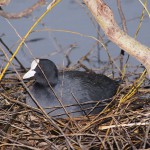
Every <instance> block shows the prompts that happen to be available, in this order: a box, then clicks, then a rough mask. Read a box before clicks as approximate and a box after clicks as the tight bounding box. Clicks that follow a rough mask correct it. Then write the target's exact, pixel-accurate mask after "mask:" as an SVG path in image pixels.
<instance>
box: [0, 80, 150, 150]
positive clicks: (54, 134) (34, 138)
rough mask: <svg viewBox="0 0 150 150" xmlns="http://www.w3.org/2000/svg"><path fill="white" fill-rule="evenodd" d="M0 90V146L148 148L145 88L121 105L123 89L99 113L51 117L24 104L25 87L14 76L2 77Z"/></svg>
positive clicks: (148, 107) (149, 122)
mask: <svg viewBox="0 0 150 150" xmlns="http://www.w3.org/2000/svg"><path fill="white" fill-rule="evenodd" d="M145 82H147V81H145ZM148 82H149V81H148ZM145 84H146V83H145ZM145 84H144V86H145ZM0 90H1V95H0V99H1V101H0V129H1V130H0V143H1V148H2V149H8V150H9V149H12V148H13V149H16V150H18V149H41V150H43V149H45V150H50V149H51V150H53V149H54V150H56V149H62V150H65V149H77V150H79V149H83V150H88V149H89V150H96V149H112V150H113V149H147V148H149V147H150V97H149V93H150V91H149V89H148V88H147V89H144V88H143V89H142V88H141V89H140V90H139V91H138V92H136V94H134V96H132V97H131V98H130V99H128V100H127V101H126V103H124V104H121V105H120V104H119V99H120V98H121V97H122V95H125V94H126V93H127V92H128V90H129V88H126V89H125V88H124V89H123V90H121V93H119V95H116V96H115V97H114V100H113V102H112V103H111V104H109V106H108V107H106V109H104V110H103V111H102V112H100V114H98V115H96V116H91V117H89V118H87V117H80V118H70V119H54V118H50V117H48V116H46V115H44V114H41V113H37V112H35V109H34V110H33V109H32V108H30V107H28V106H27V105H26V104H24V96H23V92H24V88H23V87H22V85H21V84H20V82H19V81H18V80H16V79H10V78H9V79H4V80H3V81H2V82H1V88H0ZM37 111H38V110H37ZM39 112H40V110H39Z"/></svg>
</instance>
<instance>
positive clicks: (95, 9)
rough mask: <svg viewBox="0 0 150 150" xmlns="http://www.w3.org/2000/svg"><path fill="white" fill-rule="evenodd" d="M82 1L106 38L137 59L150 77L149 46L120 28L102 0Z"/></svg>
mask: <svg viewBox="0 0 150 150" xmlns="http://www.w3.org/2000/svg"><path fill="white" fill-rule="evenodd" d="M84 2H85V4H86V5H87V7H88V8H89V10H90V11H91V13H92V14H93V16H94V17H95V19H96V20H97V22H98V24H99V25H100V26H101V28H102V29H103V31H104V32H105V34H106V35H107V36H108V38H109V39H110V40H111V41H112V42H113V43H115V44H116V45H118V46H119V47H120V48H121V49H123V50H125V51H126V52H127V53H129V54H130V55H132V56H133V57H135V58H136V59H137V60H139V61H140V62H141V63H142V64H143V65H144V66H145V67H146V69H147V71H148V74H149V77H150V48H148V47H146V46H144V45H142V44H141V43H139V42H138V41H137V40H135V39H134V38H132V37H130V36H129V35H128V34H126V33H125V32H123V31H122V30H121V29H120V27H119V25H118V24H117V23H116V21H115V19H114V15H113V12H112V10H111V9H110V8H109V7H108V6H107V5H106V4H105V3H104V2H103V0H84Z"/></svg>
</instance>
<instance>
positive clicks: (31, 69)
mask: <svg viewBox="0 0 150 150" xmlns="http://www.w3.org/2000/svg"><path fill="white" fill-rule="evenodd" d="M39 61H40V60H39V59H35V60H33V61H32V63H31V68H30V70H29V71H28V72H27V73H26V74H25V75H24V76H23V79H29V78H31V77H34V75H35V73H36V71H35V70H34V69H35V68H36V67H37V65H38V63H39Z"/></svg>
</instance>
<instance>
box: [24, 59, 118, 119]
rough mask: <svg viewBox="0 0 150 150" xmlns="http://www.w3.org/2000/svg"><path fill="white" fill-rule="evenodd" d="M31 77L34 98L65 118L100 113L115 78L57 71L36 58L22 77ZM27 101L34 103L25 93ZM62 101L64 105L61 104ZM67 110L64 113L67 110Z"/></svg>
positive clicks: (47, 63)
mask: <svg viewBox="0 0 150 150" xmlns="http://www.w3.org/2000/svg"><path fill="white" fill-rule="evenodd" d="M31 77H33V78H34V79H35V82H34V84H33V85H32V86H31V87H30V88H29V89H30V92H31V94H32V95H33V96H34V98H35V99H36V100H37V102H38V103H39V104H40V105H41V106H42V107H43V108H44V109H45V111H46V112H47V113H48V114H49V115H50V116H52V117H58V118H59V117H60V118H65V117H67V116H68V115H67V114H69V115H70V116H71V117H77V116H83V115H86V116H88V115H93V114H97V113H99V112H100V111H101V110H102V109H103V108H104V107H105V106H106V105H107V103H108V102H110V100H111V98H112V97H113V96H114V95H115V93H116V91H117V88H118V82H117V81H114V80H112V79H110V78H108V77H107V76H105V75H102V74H95V73H87V72H82V71H64V72H63V71H62V72H60V71H58V69H57V67H56V65H55V64H54V63H53V62H52V61H51V60H48V59H35V60H33V62H32V64H31V68H30V70H29V71H28V72H27V73H26V74H25V75H24V76H23V79H28V78H31ZM26 103H27V104H28V105H30V106H32V107H37V106H36V104H35V103H34V101H33V100H32V98H31V97H30V96H29V95H28V96H27V97H26ZM62 105H63V107H62ZM66 113H67V114H66Z"/></svg>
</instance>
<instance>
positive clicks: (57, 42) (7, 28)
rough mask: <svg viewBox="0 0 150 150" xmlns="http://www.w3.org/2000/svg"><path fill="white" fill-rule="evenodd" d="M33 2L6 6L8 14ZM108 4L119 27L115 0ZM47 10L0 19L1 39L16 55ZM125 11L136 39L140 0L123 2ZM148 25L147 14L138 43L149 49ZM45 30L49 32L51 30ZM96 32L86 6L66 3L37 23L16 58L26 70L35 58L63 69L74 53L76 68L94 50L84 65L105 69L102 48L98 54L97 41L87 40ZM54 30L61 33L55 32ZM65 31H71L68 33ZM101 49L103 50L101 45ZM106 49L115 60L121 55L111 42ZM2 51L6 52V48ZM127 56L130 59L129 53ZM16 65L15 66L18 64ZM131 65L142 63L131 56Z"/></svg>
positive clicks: (75, 0)
mask: <svg viewBox="0 0 150 150" xmlns="http://www.w3.org/2000/svg"><path fill="white" fill-rule="evenodd" d="M34 2H35V1H30V0H26V1H24V0H13V1H12V2H11V3H10V4H9V5H8V6H6V7H4V9H5V10H6V11H9V12H20V11H22V10H24V9H25V8H27V7H29V6H31V5H32V4H34ZM49 2H50V1H49ZM106 2H107V4H108V5H109V7H111V9H112V10H113V12H114V15H115V19H116V21H117V22H118V23H119V24H120V23H121V19H120V16H119V13H118V9H117V2H116V0H111V1H110V0H106ZM46 7H47V5H44V6H42V7H41V8H38V9H37V10H36V11H34V12H33V14H31V15H30V16H28V17H24V18H21V19H16V20H9V21H8V20H7V19H4V18H2V17H0V29H1V30H0V36H1V38H2V39H3V41H4V42H5V43H6V44H7V46H8V47H9V48H10V49H11V51H12V52H14V51H15V49H16V47H17V46H18V40H19V37H18V34H19V35H20V36H21V37H23V36H24V35H25V34H26V33H27V31H28V30H29V28H30V27H31V26H32V24H33V23H34V22H35V20H36V19H37V18H38V17H39V16H40V15H41V14H42V13H43V12H44V11H45V10H46ZM122 9H123V12H124V15H125V18H126V21H127V29H128V33H129V35H130V36H132V37H134V34H135V32H136V30H137V27H138V23H139V21H140V18H139V17H140V16H141V13H142V10H143V7H142V5H141V4H140V2H139V1H137V0H122ZM148 9H150V2H148ZM10 24H11V25H10ZM12 26H13V27H12ZM120 26H121V24H120ZM149 26H150V19H149V17H148V16H147V15H146V17H145V19H144V21H143V23H142V27H141V29H140V32H139V34H138V37H137V40H139V41H140V42H141V43H143V44H145V45H147V46H149V47H150V42H149V39H150V30H149ZM13 28H14V29H15V30H16V31H17V33H16V32H15V31H14V29H13ZM45 29H49V31H47V30H45ZM97 29H98V25H97V24H96V22H95V21H93V18H92V17H91V15H90V13H89V11H88V10H87V8H86V6H85V5H81V3H80V1H78V0H64V1H62V2H61V3H59V4H58V5H57V6H56V7H55V8H54V9H53V10H52V11H51V12H50V13H49V14H48V15H47V16H46V17H45V18H44V19H43V20H42V22H41V23H39V24H38V26H37V27H36V28H35V29H34V30H35V32H34V33H32V34H31V35H30V36H29V37H28V39H27V42H26V44H27V47H28V48H26V47H25V46H23V47H22V48H21V49H20V51H19V53H18V54H17V58H18V59H19V60H20V61H21V62H22V64H23V65H24V66H25V67H29V65H30V62H31V61H32V60H33V57H36V58H48V59H51V60H52V61H54V62H55V63H56V64H57V65H59V66H63V65H66V64H67V61H66V57H65V55H66V53H68V52H69V51H70V50H71V52H70V54H69V58H70V60H71V62H72V65H73V64H75V63H77V62H78V60H80V58H81V57H83V56H84V55H85V54H87V52H89V51H90V50H91V51H92V52H91V54H90V56H89V59H90V63H87V61H84V64H85V65H87V66H88V67H89V68H97V67H101V66H103V65H102V64H101V65H100V66H99V65H97V60H98V58H100V60H101V61H102V62H103V63H104V62H107V61H108V55H107V53H106V52H105V50H104V49H103V48H101V50H100V53H98V45H97V43H96V41H95V40H94V39H93V38H90V37H88V36H93V37H97ZM44 30H45V31H44ZM55 30H62V31H57V32H56V31H55ZM63 30H64V31H63ZM65 31H70V32H69V33H68V32H65ZM71 31H72V32H77V33H80V34H82V36H81V35H79V34H74V33H71ZM100 33H101V36H103V39H104V41H105V42H107V41H108V39H107V37H105V36H104V34H103V32H102V31H101V30H100ZM83 35H84V36H83ZM33 39H37V41H34V42H33V41H32V42H31V41H30V40H33ZM99 46H100V47H101V45H99ZM72 47H73V48H72ZM107 48H108V51H109V53H110V55H111V57H112V59H115V58H116V57H117V56H118V55H119V53H120V49H119V48H118V47H117V46H116V45H115V44H113V43H111V42H109V44H108V46H107ZM3 50H5V51H6V49H5V48H4V47H3ZM31 53H32V55H31ZM7 54H8V52H7ZM98 54H99V56H98ZM9 57H10V55H9ZM125 57H127V54H126V55H125ZM1 61H2V62H3V58H1ZM13 62H14V63H15V61H13ZM117 63H118V62H117ZM4 64H5V63H3V66H4ZM104 64H105V63H104ZM131 64H132V65H138V64H139V62H138V61H136V60H135V59H134V58H132V57H130V60H129V65H131Z"/></svg>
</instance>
